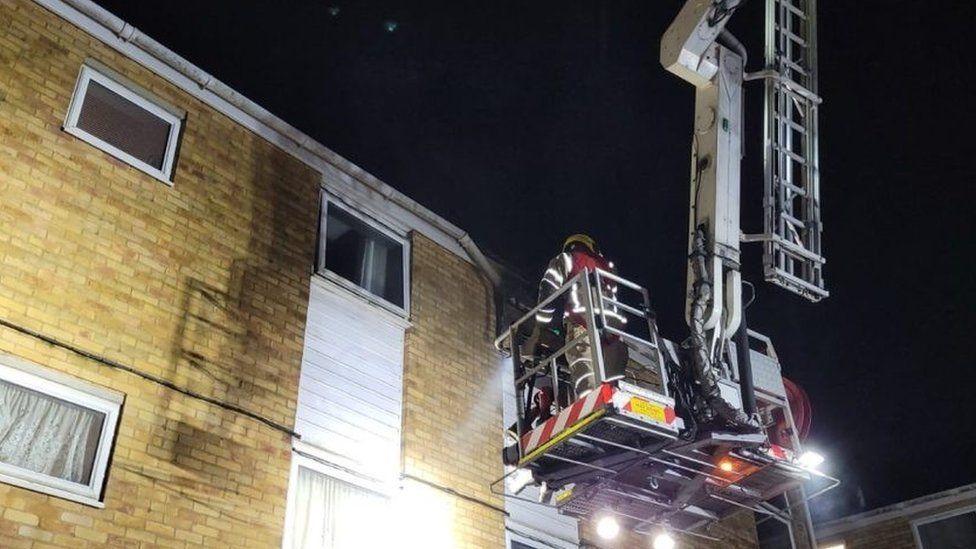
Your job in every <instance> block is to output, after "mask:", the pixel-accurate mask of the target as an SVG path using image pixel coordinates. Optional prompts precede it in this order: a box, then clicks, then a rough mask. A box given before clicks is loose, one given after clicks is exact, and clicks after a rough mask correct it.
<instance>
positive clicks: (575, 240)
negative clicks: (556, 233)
mask: <svg viewBox="0 0 976 549" xmlns="http://www.w3.org/2000/svg"><path fill="white" fill-rule="evenodd" d="M573 244H582V245H584V246H586V247H587V248H589V249H590V251H591V252H593V253H596V240H593V239H592V238H590V237H589V235H585V234H582V233H577V234H574V235H572V236H570V237H569V238H567V239H566V242H563V250H567V249H569V247H570V246H572V245H573Z"/></svg>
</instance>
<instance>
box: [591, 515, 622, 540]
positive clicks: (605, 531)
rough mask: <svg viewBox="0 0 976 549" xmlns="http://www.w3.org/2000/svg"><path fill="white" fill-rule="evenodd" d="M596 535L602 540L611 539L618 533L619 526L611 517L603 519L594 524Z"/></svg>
mask: <svg viewBox="0 0 976 549" xmlns="http://www.w3.org/2000/svg"><path fill="white" fill-rule="evenodd" d="M596 533H597V534H599V536H600V537H601V538H603V539H613V538H615V537H617V534H619V533H620V524H619V523H617V519H615V518H613V517H610V516H606V517H603V518H601V519H600V521H599V522H597V523H596Z"/></svg>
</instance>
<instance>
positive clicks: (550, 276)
mask: <svg viewBox="0 0 976 549" xmlns="http://www.w3.org/2000/svg"><path fill="white" fill-rule="evenodd" d="M587 268H588V269H590V270H594V269H601V270H604V271H607V272H609V273H613V274H616V270H615V269H614V267H613V263H612V262H610V261H607V259H606V258H605V257H603V254H600V253H593V252H590V251H589V250H587V249H585V248H583V249H577V250H573V251H572V252H563V253H561V254H559V255H557V256H556V257H554V258H552V261H550V262H549V265H548V266H547V267H546V272H545V274H543V275H542V282H540V283H539V300H538V301H537V303H542V301H543V300H545V299H546V298H547V297H549V296H550V295H552V293H553V292H555V291H556V290H558V289H559V288H560V287H562V285H563V284H564V283H565V282H566V281H568V280H569V279H571V278H573V277H574V276H576V275H577V274H579V273H580V272H581V271H582V270H583V269H587ZM581 286H582V284H580V283H579V282H577V283H576V284H573V287H572V288H571V289H570V291H569V292H568V296H567V297H566V299H565V304H564V306H563V314H562V315H560V316H561V317H562V318H561V319H557V318H556V316H557V315H556V303H558V301H559V300H558V299H557V300H556V301H554V302H553V303H550V304H549V305H547V306H546V307H544V308H542V309H539V312H538V313H536V315H535V320H536V322H539V323H540V324H551V323H554V322H560V323H562V321H569V322H571V323H573V324H576V325H579V326H585V325H586V321H585V319H584V318H585V317H584V313H586V302H585V300H584V299H583V296H582V295H581V292H582V287H581ZM602 286H603V287H602V288H600V293H601V294H602V295H603V297H605V298H609V299H616V297H617V284H616V283H615V282H613V281H612V280H607V279H603V284H602ZM595 293H596V291H595V289H594V295H593V302H594V306H595V307H596V306H597V305H596V295H595ZM594 312H595V313H597V314H599V313H600V311H599V310H598V309H597V310H595V311H594ZM606 314H607V320H608V321H610V322H611V323H613V324H615V325H616V326H618V327H619V326H620V325H622V324H626V323H627V319H626V318H624V316H623V315H621V314H620V312H619V310H618V308H617V306H616V305H612V304H609V305H608V306H607V307H606Z"/></svg>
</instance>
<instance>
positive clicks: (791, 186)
mask: <svg viewBox="0 0 976 549" xmlns="http://www.w3.org/2000/svg"><path fill="white" fill-rule="evenodd" d="M773 179H775V180H776V182H777V183H779V184H780V185H782V186H783V187H786V188H787V189H789V190H791V191H793V192H794V193H796V194H798V195H800V196H806V195H807V190H806V189H804V188H803V187H797V186H796V185H794V184H792V183H790V182H789V181H783V180H782V179H780V178H778V177H774V178H773Z"/></svg>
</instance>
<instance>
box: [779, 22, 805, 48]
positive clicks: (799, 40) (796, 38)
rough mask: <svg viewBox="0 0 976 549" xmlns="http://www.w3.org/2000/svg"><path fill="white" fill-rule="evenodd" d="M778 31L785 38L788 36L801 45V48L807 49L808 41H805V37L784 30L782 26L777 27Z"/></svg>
mask: <svg viewBox="0 0 976 549" xmlns="http://www.w3.org/2000/svg"><path fill="white" fill-rule="evenodd" d="M776 30H778V31H779V32H781V33H783V36H786V37H787V38H789V39H790V40H792V41H793V42H795V43H797V44H799V45H800V46H802V47H804V48H805V47H807V41H806V40H804V39H803V37H802V36H800V35H799V34H796V33H794V32H793V31H791V30H789V29H784V28H783V27H782V26H781V25H776Z"/></svg>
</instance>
